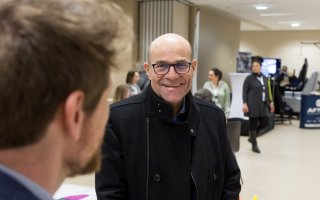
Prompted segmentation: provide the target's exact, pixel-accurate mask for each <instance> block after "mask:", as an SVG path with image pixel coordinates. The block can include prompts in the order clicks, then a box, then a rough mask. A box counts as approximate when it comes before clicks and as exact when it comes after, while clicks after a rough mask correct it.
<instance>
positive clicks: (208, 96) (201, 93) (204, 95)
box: [193, 88, 213, 102]
mask: <svg viewBox="0 0 320 200" xmlns="http://www.w3.org/2000/svg"><path fill="white" fill-rule="evenodd" d="M193 96H195V97H198V98H200V99H204V100H206V101H210V102H211V101H212V97H213V96H212V93H211V92H210V91H209V90H208V89H203V88H202V89H199V90H198V91H197V92H196V93H194V95H193Z"/></svg>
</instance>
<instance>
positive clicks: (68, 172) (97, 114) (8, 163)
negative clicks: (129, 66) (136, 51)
mask: <svg viewBox="0 0 320 200" xmlns="http://www.w3.org/2000/svg"><path fill="white" fill-rule="evenodd" d="M130 27H131V22H130V20H128V18H127V17H125V15H124V13H123V12H122V11H121V9H120V8H119V7H118V6H115V5H114V4H111V3H108V2H106V1H100V0H90V1H84V0H83V1H82V0H61V1H58V0H20V1H18V0H10V1H7V0H6V1H1V3H0V77H1V78H0V93H1V96H0V118H1V123H0V199H1V200H4V199H5V200H13V199H16V200H22V199H27V200H47V199H52V195H53V194H54V192H55V191H56V189H57V188H58V187H59V185H60V184H61V183H62V182H63V180H64V178H65V177H67V176H74V175H77V174H85V173H91V172H94V171H96V170H97V169H98V168H99V166H100V146H101V145H100V143H101V140H102V138H103V135H104V134H103V133H104V127H105V123H106V121H107V120H108V110H109V108H108V104H107V97H108V95H109V87H110V70H111V68H112V67H116V66H118V61H116V57H118V56H119V53H120V52H122V51H123V50H124V47H125V46H126V44H127V43H128V41H129V40H130V38H131V35H132V33H131V28H130Z"/></svg>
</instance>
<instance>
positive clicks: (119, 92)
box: [113, 84, 130, 103]
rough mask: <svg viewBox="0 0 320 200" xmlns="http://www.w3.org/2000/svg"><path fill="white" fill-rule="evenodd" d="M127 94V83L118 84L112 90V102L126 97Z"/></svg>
mask: <svg viewBox="0 0 320 200" xmlns="http://www.w3.org/2000/svg"><path fill="white" fill-rule="evenodd" d="M129 96H130V88H129V85H127V84H123V85H118V86H117V87H116V90H115V92H114V96H113V103H115V102H117V101H120V100H122V99H125V98H128V97H129Z"/></svg>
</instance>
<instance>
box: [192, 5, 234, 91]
mask: <svg viewBox="0 0 320 200" xmlns="http://www.w3.org/2000/svg"><path fill="white" fill-rule="evenodd" d="M239 44H240V21H239V20H236V19H231V18H228V17H225V16H223V15H220V14H218V13H215V12H214V11H208V10H206V9H200V31H199V59H198V81H197V82H198V88H202V87H203V84H204V82H205V81H207V79H208V71H209V70H210V69H211V68H213V67H218V68H220V69H221V70H222V71H223V76H222V79H223V80H225V81H226V82H227V83H228V85H229V86H230V87H231V85H230V78H229V75H228V74H229V72H236V57H237V54H238V50H239Z"/></svg>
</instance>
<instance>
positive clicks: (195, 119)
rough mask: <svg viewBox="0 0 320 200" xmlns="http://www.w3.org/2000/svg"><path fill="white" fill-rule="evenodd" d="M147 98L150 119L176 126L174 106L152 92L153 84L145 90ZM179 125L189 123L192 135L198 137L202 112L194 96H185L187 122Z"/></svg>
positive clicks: (147, 110) (189, 94) (147, 111)
mask: <svg viewBox="0 0 320 200" xmlns="http://www.w3.org/2000/svg"><path fill="white" fill-rule="evenodd" d="M144 93H145V97H146V104H145V106H146V113H147V116H148V117H151V118H158V119H163V120H165V121H167V122H169V123H172V124H174V122H173V119H174V110H173V106H172V105H171V104H169V103H168V102H166V101H164V100H163V99H162V98H160V97H159V96H157V95H156V94H155V92H154V91H153V90H152V87H151V84H149V86H148V87H147V88H146V90H144ZM178 123H179V124H185V123H188V124H189V127H190V134H191V135H194V136H195V135H196V130H197V128H198V126H199V123H200V111H199V108H198V106H197V105H196V104H195V103H194V102H193V96H192V94H191V92H189V93H188V94H187V95H186V96H185V122H178Z"/></svg>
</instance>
